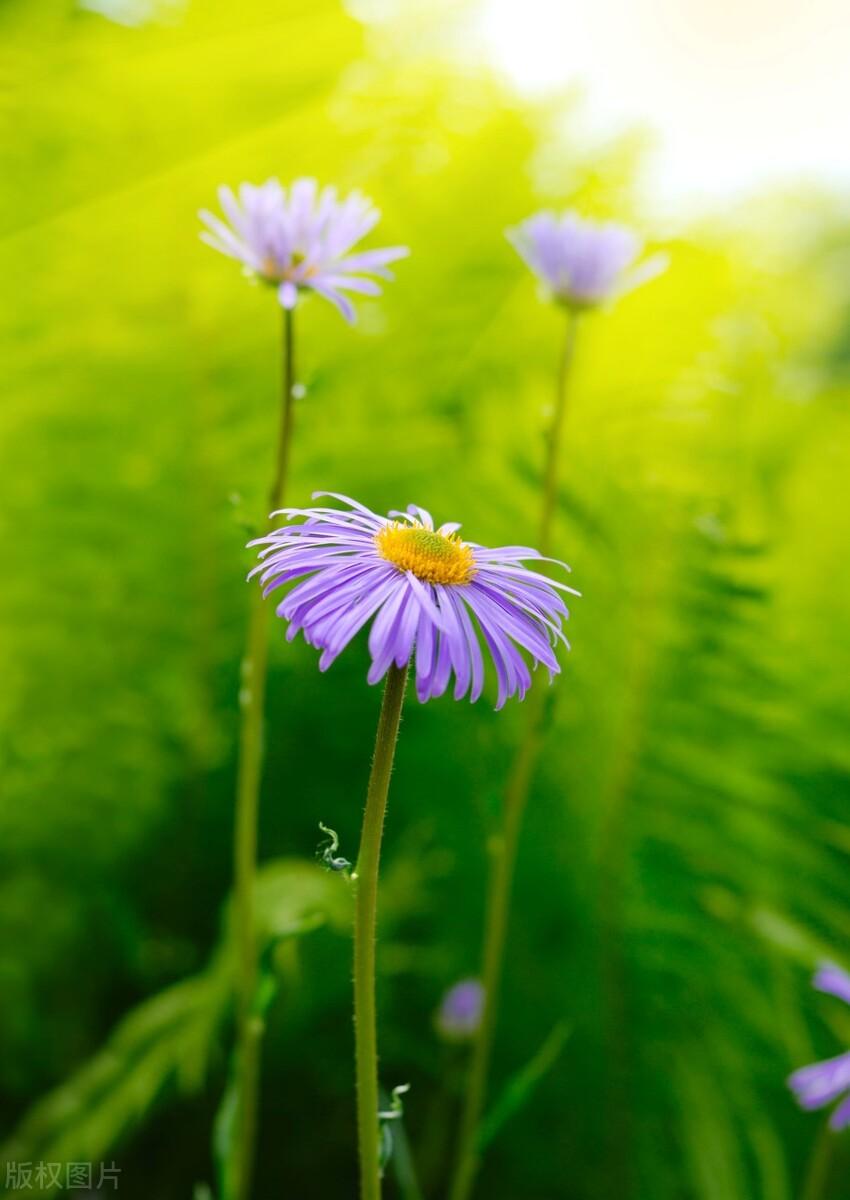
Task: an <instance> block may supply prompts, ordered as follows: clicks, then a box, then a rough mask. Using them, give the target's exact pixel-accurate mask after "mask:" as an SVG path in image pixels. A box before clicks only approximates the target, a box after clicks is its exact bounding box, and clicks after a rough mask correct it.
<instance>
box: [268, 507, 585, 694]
mask: <svg viewBox="0 0 850 1200" xmlns="http://www.w3.org/2000/svg"><path fill="white" fill-rule="evenodd" d="M320 495H330V496H332V497H333V499H335V500H339V501H341V502H342V503H343V504H345V505H347V506H348V507H347V508H346V509H339V508H285V509H283V510H282V515H284V516H286V517H287V518H288V519H289V520H290V521H291V520H293V519H298V520H299V523H298V524H292V525H286V526H284V527H283V528H282V529H277V530H274V532H272V533H269V534H268V535H267V536H266V537H262V538H258V539H257V540H256V541H254V542H252V543H251V545H253V546H257V545H259V546H262V547H263V549H262V550H261V551H260V557H261V559H262V560H263V561H262V562H261V564H260V565H259V566H258V567H255V568H254V570H253V571H252V572H251V574H252V575H254V574H257V573H259V575H260V580H261V583H262V585H263V590H264V595H268V593H269V592H272V591H274V590H275V589H276V588H279V587H289V585H291V584H295V586H294V587H292V588H291V590H290V591H289V592H288V594H287V595H286V597H285V598H284V599H283V600H281V601H280V603H279V604H278V606H277V614H278V616H279V617H284V618H285V619H286V620H287V621H288V622H289V628H288V630H287V638H289V639H290V640H291V639H292V638H293V637H295V635H296V634H297V633H298V632H299V631H301V632H302V633H303V634H304V638H305V640H306V641H307V642H309V644H310V645H311V646H315V647H316V648H317V649H319V650H321V651H322V655H321V658H320V659H319V668H320V670H322V671H324V670H326V669H327V668H328V667H329V666H330V665H331V663H332V662H333V661H334V659H335V658H336V657H337V655H338V654H340V653H341V652H342V650H344V649H345V647H346V646H347V645H348V643H349V642H350V641H351V640H352V638H353V637H354V636H355V635H356V634H357V633H358V632H359V630H361V629H362V628H363V626H364V625H366V624H367V622H369V621H371V622H372V625H371V629H370V631H369V653H370V655H371V658H372V666H371V668H370V670H369V674H368V680H369V683H373V684H374V683H377V682H378V680H380V679H382V678H383V676H384V675H385V674H386V673H387V671H388V670H389V667H390V664H391V663H395V664H396V666H398V667H403V666H405V665H406V664H407V663H413V662H414V660H415V672H416V692H417V695H418V697H419V699H420V701H423V702H424V701H425V700H429V699H431V698H432V697H434V696H442V694H443V693H444V692H445V690H446V688H447V687H448V685H449V680H450V678H451V677H452V676H454V680H455V687H454V697H455V699H456V700H460V699H462V697H464V696H466V695H467V694H469V698H470V700H472V701H474V700H477V699H478V697H479V696H480V695H481V691H482V689H483V687H484V656H483V654H482V649H483V647H482V639H483V643H484V647H486V650H487V652H488V654H489V657H490V659H491V661H492V664H493V667H494V668H495V673H496V680H497V684H498V701H497V707H498V708H501V707H502V705H503V704H504V703H505V701H506V700H507V699H508V697H510V696H513V695H515V694H516V695H519V697H520V699H522V697H523V696H524V695H525V693H526V691H527V690H528V688H529V686H530V684H531V673H530V671H529V667H528V663H527V662H526V657H528V658H529V659H530V660H531V664H532V665H533V666H535V667H536V666H537V664H538V663H542V664H543V666H544V667H545V668H546V670H547V671H548V672H549V678H550V681H551V679H552V678H553V677H554V676H555V675H556V674H557V673H558V671H559V670H560V667H559V666H558V660H557V658H556V657H555V653H554V649H553V647H554V646H556V645H557V643H558V642H559V641H560V642H563V644H564V645H565V646H567V647H568V648H569V644H568V643H567V640H566V638H565V637H564V634H563V632H562V629H561V625H562V621H563V620H564V619H565V618H566V617H567V616H568V615H569V614H568V612H567V608H566V605H565V604H564V601H563V599H562V597H561V593H562V592H572V593H573V595H578V593H577V592H575V591H574V589H573V588H570V587H567V585H566V584H564V583H560V582H556V581H555V580H552V579H549V578H548V577H547V576H546V575H544V574H542V573H541V572H539V571H535V570H530V569H529V568H528V567H526V566H524V565H523V563H524V561H526V560H532V561H537V562H543V561H549V560H543V559H542V557H541V555H540V554H538V552H537V551H536V550H530V549H529V548H528V547H526V546H504V547H502V548H501V549H497V550H487V549H485V548H484V547H483V546H479V545H477V544H476V543H475V542H464V541H461V539H460V537H459V536H458V533H457V531H458V529H459V528H460V526H459V525H458V524H456V523H449V524H445V525H441V526H440V527H439V529H435V528H434V522H433V520H432V519H431V516H430V514H429V513H427V512H426V511H425V509H424V508H417V507H416V506H415V505H410V507H409V508H408V511H407V512H391V513H390V514H389V516H387V517H381V516H378V515H377V514H376V513H373V512H371V511H370V510H369V509H368V508H365V507H364V506H363V505H362V504H358V503H357V501H355V500H349V499H348V498H347V497H346V496H337V495H335V494H334V493H332V492H331V493H321V492H320V493H316V495H315V496H314V499H316V498H318V496H320ZM559 565H563V564H559ZM565 569H566V570H568V569H569V568H565Z"/></svg>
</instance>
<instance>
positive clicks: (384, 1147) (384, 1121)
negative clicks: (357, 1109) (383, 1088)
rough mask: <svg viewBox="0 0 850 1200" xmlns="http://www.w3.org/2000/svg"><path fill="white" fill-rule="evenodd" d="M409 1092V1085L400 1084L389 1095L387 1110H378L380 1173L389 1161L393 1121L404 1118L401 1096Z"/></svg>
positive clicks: (391, 1148) (391, 1150)
mask: <svg viewBox="0 0 850 1200" xmlns="http://www.w3.org/2000/svg"><path fill="white" fill-rule="evenodd" d="M409 1091H410V1084H409V1083H400V1084H399V1085H398V1087H394V1088H393V1090H392V1092H391V1093H390V1106H389V1108H384V1109H378V1125H379V1127H380V1135H381V1144H380V1163H381V1171H382V1172H383V1170H384V1167H385V1166H386V1165H387V1163H388V1162H389V1161H390V1158H391V1156H392V1152H393V1134H392V1125H391V1122H393V1121H400V1120H401V1118H402V1117H403V1116H404V1102H403V1100H402V1096H403V1095H405V1093H406V1092H409Z"/></svg>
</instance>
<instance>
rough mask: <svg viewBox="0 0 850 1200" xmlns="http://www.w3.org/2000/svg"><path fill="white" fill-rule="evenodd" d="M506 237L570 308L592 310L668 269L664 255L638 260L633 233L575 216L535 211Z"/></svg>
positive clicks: (639, 247) (638, 244)
mask: <svg viewBox="0 0 850 1200" xmlns="http://www.w3.org/2000/svg"><path fill="white" fill-rule="evenodd" d="M506 236H507V238H508V241H509V242H510V243H511V245H512V246H513V247H514V249H515V250H516V251H517V253H518V254H519V255H520V256H521V258H523V259H524V261H525V262H526V263H527V265H528V266H529V267H531V269H532V271H533V272H534V274H535V275H536V276H537V277H538V279H540V280H541V282H542V283H543V285H544V287H545V289H546V291H547V292H548V293H549V294H550V295H551V296H552V297H553V298H554V299H555V300H556V301H558V303H560V304H564V305H566V306H567V307H568V308H578V309H583V308H594V307H595V306H596V305H597V304H603V303H604V302H605V301H606V300H613V299H614V298H616V297H617V296H621V295H622V294H623V293H624V292H630V291H631V290H632V289H633V288H636V287H637V286H638V285H639V284H641V283H645V282H646V280H648V279H652V278H653V277H654V276H655V275H658V274H660V273H661V271H663V270H664V268H665V267H666V266H667V256H666V255H664V254H655V255H653V256H652V257H651V258H647V259H644V260H643V262H640V263H638V262H637V259H638V257H639V255H640V252H641V250H642V243H641V240H640V238H639V237H638V236H637V234H636V233H634V232H633V231H632V230H631V229H626V228H625V226H623V225H616V224H614V223H613V222H605V223H600V222H598V221H590V220H587V219H585V218H584V217H580V216H579V215H578V213H575V212H566V213H564V214H563V215H562V216H560V217H558V216H556V215H555V214H554V213H550V212H540V213H536V214H535V215H534V216H533V217H529V218H528V219H527V220H526V221H523V222H522V224H520V225H517V226H516V227H515V228H513V229H508V230H507V231H506Z"/></svg>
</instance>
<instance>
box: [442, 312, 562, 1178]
mask: <svg viewBox="0 0 850 1200" xmlns="http://www.w3.org/2000/svg"><path fill="white" fill-rule="evenodd" d="M578 323H579V317H578V313H577V312H576V311H575V309H573V308H569V309H568V310H567V326H566V331H565V335H564V342H563V348H562V350H561V355H560V359H559V365H558V376H557V385H556V393H555V405H554V408H553V411H552V420H551V423H550V426H549V431H548V436H547V439H546V460H545V466H544V471H543V486H542V493H543V498H542V504H541V512H540V532H539V539H538V540H539V544H540V552H541V554H544V555H549V554H550V553H551V544H552V530H553V526H554V520H555V514H556V512H557V508H558V491H559V486H560V460H561V444H562V441H563V430H564V420H565V416H566V409H567V392H568V386H567V385H568V382H569V376H570V369H571V367H572V363H573V358H574V353H575V341H576V332H577V329H578ZM545 706H546V694H545V692H544V691H543V689H542V688H540V687H538V688H535V689H532V692H531V695H530V696H529V699H528V706H527V710H526V725H525V733H524V736H523V738H522V741H521V742H520V746H519V749H518V751H517V755H516V758H515V759H514V764H513V768H512V770H511V773H510V775H509V777H508V785H507V788H506V791H505V804H504V814H503V818H502V830H501V833H500V835H499V838H498V840H497V841H496V843H495V844H494V846H493V849H492V855H491V862H490V873H489V879H488V886H487V901H486V906H485V915H484V937H483V944H482V961H481V983H482V986H483V992H484V999H483V1008H482V1012H481V1023H480V1025H479V1027H478V1030H477V1032H476V1034H475V1040H474V1042H473V1046H472V1058H471V1061H470V1065H469V1075H468V1080H467V1086H466V1093H465V1096H464V1104H463V1112H462V1115H461V1124H460V1134H459V1141H458V1152H457V1159H456V1165H455V1170H454V1175H453V1178H452V1183H451V1190H450V1193H449V1194H450V1200H468V1197H469V1196H470V1195H471V1194H472V1189H473V1187H474V1185H475V1177H476V1175H477V1173H478V1167H479V1164H480V1153H479V1149H478V1130H479V1127H480V1125H481V1120H482V1117H483V1115H484V1105H485V1103H486V1100H487V1081H488V1077H489V1073H490V1061H491V1058H492V1054H493V1042H494V1040H495V1035H496V1023H497V1019H498V1007H499V989H500V985H501V980H502V972H503V968H504V959H505V945H506V942H507V933H508V917H509V914H510V903H511V892H512V890H513V880H514V872H515V868H516V859H517V851H518V848H519V838H520V832H521V829H522V821H523V816H524V814H525V809H526V804H527V802H528V796H529V793H530V791H531V785H532V782H533V779H534V772H535V769H536V767H537V760H538V758H539V754H540V747H541V744H542V741H543V727H544V723H545V722H544V718H545Z"/></svg>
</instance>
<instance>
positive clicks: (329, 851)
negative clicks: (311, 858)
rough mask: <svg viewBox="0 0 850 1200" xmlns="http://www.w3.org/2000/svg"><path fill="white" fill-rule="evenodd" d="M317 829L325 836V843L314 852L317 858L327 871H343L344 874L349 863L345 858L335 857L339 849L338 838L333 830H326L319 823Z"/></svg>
mask: <svg viewBox="0 0 850 1200" xmlns="http://www.w3.org/2000/svg"><path fill="white" fill-rule="evenodd" d="M319 828H320V829H321V831H322V833H324V834H326V835H327V839H328V840H327V842H325V843H324V844H320V845H319V848H318V850H317V851H316V853H317V855H318V857H319V858H320V859H321V860H322V862H323V863H324V864H325V866H326V867H327V868H328V870H329V871H344V872H346V874H347V873H348V871H349V870H350V869H351V863H350V862H349V861H348V859H347V858H343V857H342V856H341V855H337V850H338V849H339V837H338V835H337V832H336V830H335V829H328V827H327V825H323V824H322V822H321V821H320V822H319Z"/></svg>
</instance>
